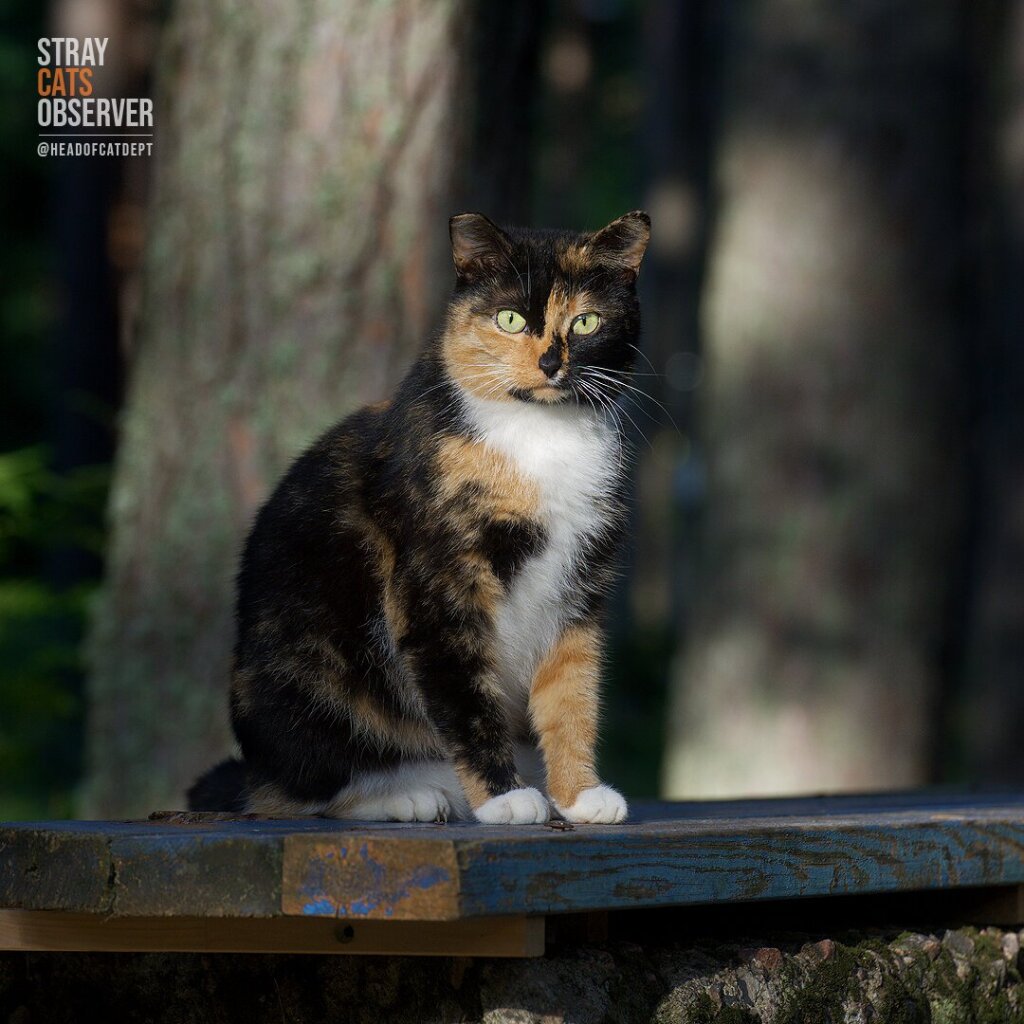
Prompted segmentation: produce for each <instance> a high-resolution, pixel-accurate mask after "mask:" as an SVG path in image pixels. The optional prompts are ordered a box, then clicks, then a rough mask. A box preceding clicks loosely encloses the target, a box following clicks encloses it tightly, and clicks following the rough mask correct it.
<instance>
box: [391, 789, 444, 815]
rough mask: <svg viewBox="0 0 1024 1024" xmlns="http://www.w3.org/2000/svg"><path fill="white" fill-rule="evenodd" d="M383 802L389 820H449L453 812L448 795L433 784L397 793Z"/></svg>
mask: <svg viewBox="0 0 1024 1024" xmlns="http://www.w3.org/2000/svg"><path fill="white" fill-rule="evenodd" d="M381 803H382V805H383V811H384V814H383V817H385V818H386V819H387V820H388V821H447V820H448V815H449V814H450V813H451V804H450V803H449V801H448V797H447V795H446V794H445V792H444V791H443V790H440V789H435V788H434V787H433V786H424V787H423V788H421V789H413V790H409V791H407V792H405V793H395V794H393V795H391V796H388V797H385V798H384V799H383V800H382V801H381Z"/></svg>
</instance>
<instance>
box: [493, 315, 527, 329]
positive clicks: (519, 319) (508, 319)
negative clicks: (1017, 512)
mask: <svg viewBox="0 0 1024 1024" xmlns="http://www.w3.org/2000/svg"><path fill="white" fill-rule="evenodd" d="M497 319H498V326H499V327H500V328H501V329H502V330H503V331H505V332H506V334H518V333H519V332H520V331H521V330H522V329H523V328H524V327H525V326H526V317H525V316H523V314H522V313H517V312H516V311H515V310H514V309H503V310H500V311H499V313H498V317H497Z"/></svg>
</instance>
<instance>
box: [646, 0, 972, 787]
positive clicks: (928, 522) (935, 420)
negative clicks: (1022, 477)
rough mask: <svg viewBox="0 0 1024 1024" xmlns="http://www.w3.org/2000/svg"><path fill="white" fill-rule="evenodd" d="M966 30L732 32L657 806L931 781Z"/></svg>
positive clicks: (821, 20) (931, 21)
mask: <svg viewBox="0 0 1024 1024" xmlns="http://www.w3.org/2000/svg"><path fill="white" fill-rule="evenodd" d="M962 6H963V5H961V4H958V3H955V2H953V0H942V2H935V3H931V4H919V3H913V2H910V0H892V2H888V3H876V2H871V0H858V2H851V3H847V4H831V3H826V2H825V0H810V2H807V3H801V4H785V5H779V4H776V3H770V2H768V0H749V2H746V3H741V4H735V5H732V6H731V8H730V10H731V12H732V14H731V19H732V24H731V26H730V29H731V43H730V47H731V52H730V62H729V65H728V68H727V71H726V73H725V83H724V90H725V98H724V118H723V123H722V127H721V144H720V148H719V151H718V158H717V159H718V167H717V175H716V177H717V188H718V190H719V197H720V207H719V210H718V214H717V227H716V232H715V238H714V240H713V243H712V249H711V257H710V260H711V262H710V267H709V275H710V276H709V282H708V286H707V290H706V293H705V304H704V330H705V344H706V357H707V360H706V361H707V373H708V376H707V383H706V386H705V392H704V394H703V397H702V403H703V405H702V408H703V415H702V424H703V430H704V433H705V437H706V440H707V445H708V452H709V474H710V483H709V487H710V493H709V499H708V506H707V509H706V515H705V524H704V531H705V532H704V537H705V548H704V559H705V561H704V564H703V566H702V567H701V568H702V577H701V578H702V586H701V589H700V593H699V597H698V601H697V608H696V610H695V613H694V618H693V620H692V621H691V623H689V635H688V638H687V640H686V643H685V648H684V650H683V651H682V653H681V655H680V657H679V658H678V662H677V668H676V672H675V678H674V693H673V697H672V702H673V703H672V712H671V715H670V736H669V750H668V756H667V761H666V768H665V775H664V788H665V789H666V790H667V792H668V793H669V794H671V795H673V796H677V795H683V794H686V795H700V796H709V795H731V794H737V793H755V792H756V793H779V792H791V791H798V790H809V789H813V790H843V789H857V788H866V787H886V786H902V785H911V784H915V783H919V782H922V781H924V779H925V776H926V775H927V773H928V766H929V763H930V759H931V755H932V751H931V749H930V745H931V743H932V737H933V733H934V729H933V721H932V719H933V716H934V714H935V708H934V700H933V698H934V695H935V693H936V689H937V685H938V681H939V679H940V675H941V671H942V667H941V665H940V664H939V662H940V657H939V652H940V650H941V638H942V633H943V630H944V627H945V626H946V622H945V617H946V613H947V599H948V582H949V580H950V579H951V578H952V577H953V576H955V573H954V572H951V560H952V556H953V555H954V554H955V553H956V551H957V550H958V549H957V546H956V544H955V543H954V538H955V536H956V534H957V530H958V529H959V519H960V501H961V497H962V496H961V494H960V489H961V484H962V480H963V473H962V450H961V446H962V443H963V442H962V434H963V429H962V428H963V419H964V409H963V404H962V402H961V401H960V400H959V399H958V394H957V391H956V384H957V373H958V372H959V370H960V369H961V367H960V366H959V365H958V363H959V360H960V352H961V349H960V343H959V324H958V318H959V267H958V261H957V254H958V249H959V239H958V237H957V232H958V228H959V225H958V216H957V215H958V212H959V211H958V209H957V196H958V189H959V187H960V184H961V182H960V181H959V176H960V152H959V147H960V145H961V143H960V140H959V134H960V131H961V129H962V125H961V120H962V111H961V109H960V103H961V97H960V89H959V86H960V80H959V79H960V64H959V62H960V59H961V53H960V51H959V44H960V35H961V31H962V25H961V13H960V12H961V9H962Z"/></svg>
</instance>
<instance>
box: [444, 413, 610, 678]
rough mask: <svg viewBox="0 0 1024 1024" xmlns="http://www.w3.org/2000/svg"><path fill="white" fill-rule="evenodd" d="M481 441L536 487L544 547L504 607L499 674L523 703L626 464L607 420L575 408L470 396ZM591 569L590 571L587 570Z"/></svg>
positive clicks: (528, 564) (566, 610) (500, 612)
mask: <svg viewBox="0 0 1024 1024" xmlns="http://www.w3.org/2000/svg"><path fill="white" fill-rule="evenodd" d="M464 401H465V407H466V411H467V414H468V417H469V420H470V422H471V424H472V425H473V428H474V431H475V433H476V435H477V436H478V437H479V439H480V440H481V441H483V442H484V443H485V444H487V445H489V446H491V447H493V448H495V449H496V450H497V451H499V452H501V453H502V454H503V455H505V456H506V457H508V458H509V459H510V460H511V461H512V463H513V464H514V465H515V467H516V469H517V470H518V471H519V472H520V473H521V474H522V475H523V476H524V477H526V478H527V479H529V480H531V481H533V482H534V483H536V484H537V486H538V489H539V492H540V508H539V509H538V517H539V519H540V522H541V524H542V525H543V526H544V529H545V531H546V534H547V538H546V543H545V544H544V547H543V548H542V549H541V550H540V551H539V552H538V553H537V554H536V555H534V556H532V557H531V558H530V559H529V560H528V561H527V562H526V564H525V565H524V566H522V568H521V569H520V570H519V572H518V573H517V574H516V576H515V577H514V579H513V581H512V585H511V587H510V588H509V591H508V593H507V594H506V596H505V598H504V600H503V601H502V602H501V605H500V606H499V609H498V614H497V629H498V672H499V675H500V676H501V680H502V682H503V684H504V685H505V687H506V690H507V692H509V695H510V696H511V695H512V694H513V693H518V694H520V695H521V696H523V697H525V696H526V694H527V693H528V691H529V686H530V681H531V679H532V677H533V672H534V670H535V669H536V667H537V665H538V664H539V662H540V660H541V659H542V658H543V657H544V655H545V654H546V653H547V652H548V651H549V650H550V648H551V646H552V644H554V642H555V641H556V640H557V639H558V635H559V633H560V631H561V628H562V626H563V625H564V622H565V620H566V618H567V616H568V615H569V614H570V613H571V612H572V609H573V599H574V596H575V595H574V593H573V592H572V587H571V575H572V573H573V571H574V570H575V569H577V568H580V567H581V566H580V565H579V559H580V555H581V551H582V548H583V546H584V544H585V542H586V541H587V539H588V538H589V537H592V536H594V535H595V534H597V533H598V532H600V530H601V529H602V528H603V527H604V525H605V524H606V521H607V517H608V515H609V514H613V513H612V509H611V506H610V503H609V499H610V497H611V495H612V492H613V489H614V487H615V484H616V480H617V477H618V472H619V466H620V462H621V457H620V449H619V444H620V442H619V438H618V436H617V434H616V432H615V430H614V428H613V427H612V426H611V425H610V424H609V423H608V422H607V421H606V419H605V418H604V417H603V416H602V415H600V414H598V413H596V412H594V411H593V410H590V409H587V408H581V407H580V406H577V405H568V404H566V405H555V406H548V405H539V404H529V403H519V402H494V401H488V400H486V399H480V398H476V397H474V396H471V395H466V396H465V398H464ZM582 569H583V571H585V566H582Z"/></svg>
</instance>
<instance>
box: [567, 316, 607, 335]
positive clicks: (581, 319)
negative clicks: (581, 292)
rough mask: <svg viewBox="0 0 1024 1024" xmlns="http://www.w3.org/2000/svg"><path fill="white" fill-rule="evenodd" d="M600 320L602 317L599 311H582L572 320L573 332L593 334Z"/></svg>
mask: <svg viewBox="0 0 1024 1024" xmlns="http://www.w3.org/2000/svg"><path fill="white" fill-rule="evenodd" d="M600 322H601V317H600V314H598V313H580V315H579V316H578V317H576V319H575V320H573V322H572V333H573V334H593V333H594V331H596V330H597V325H598V324H599V323H600Z"/></svg>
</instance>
